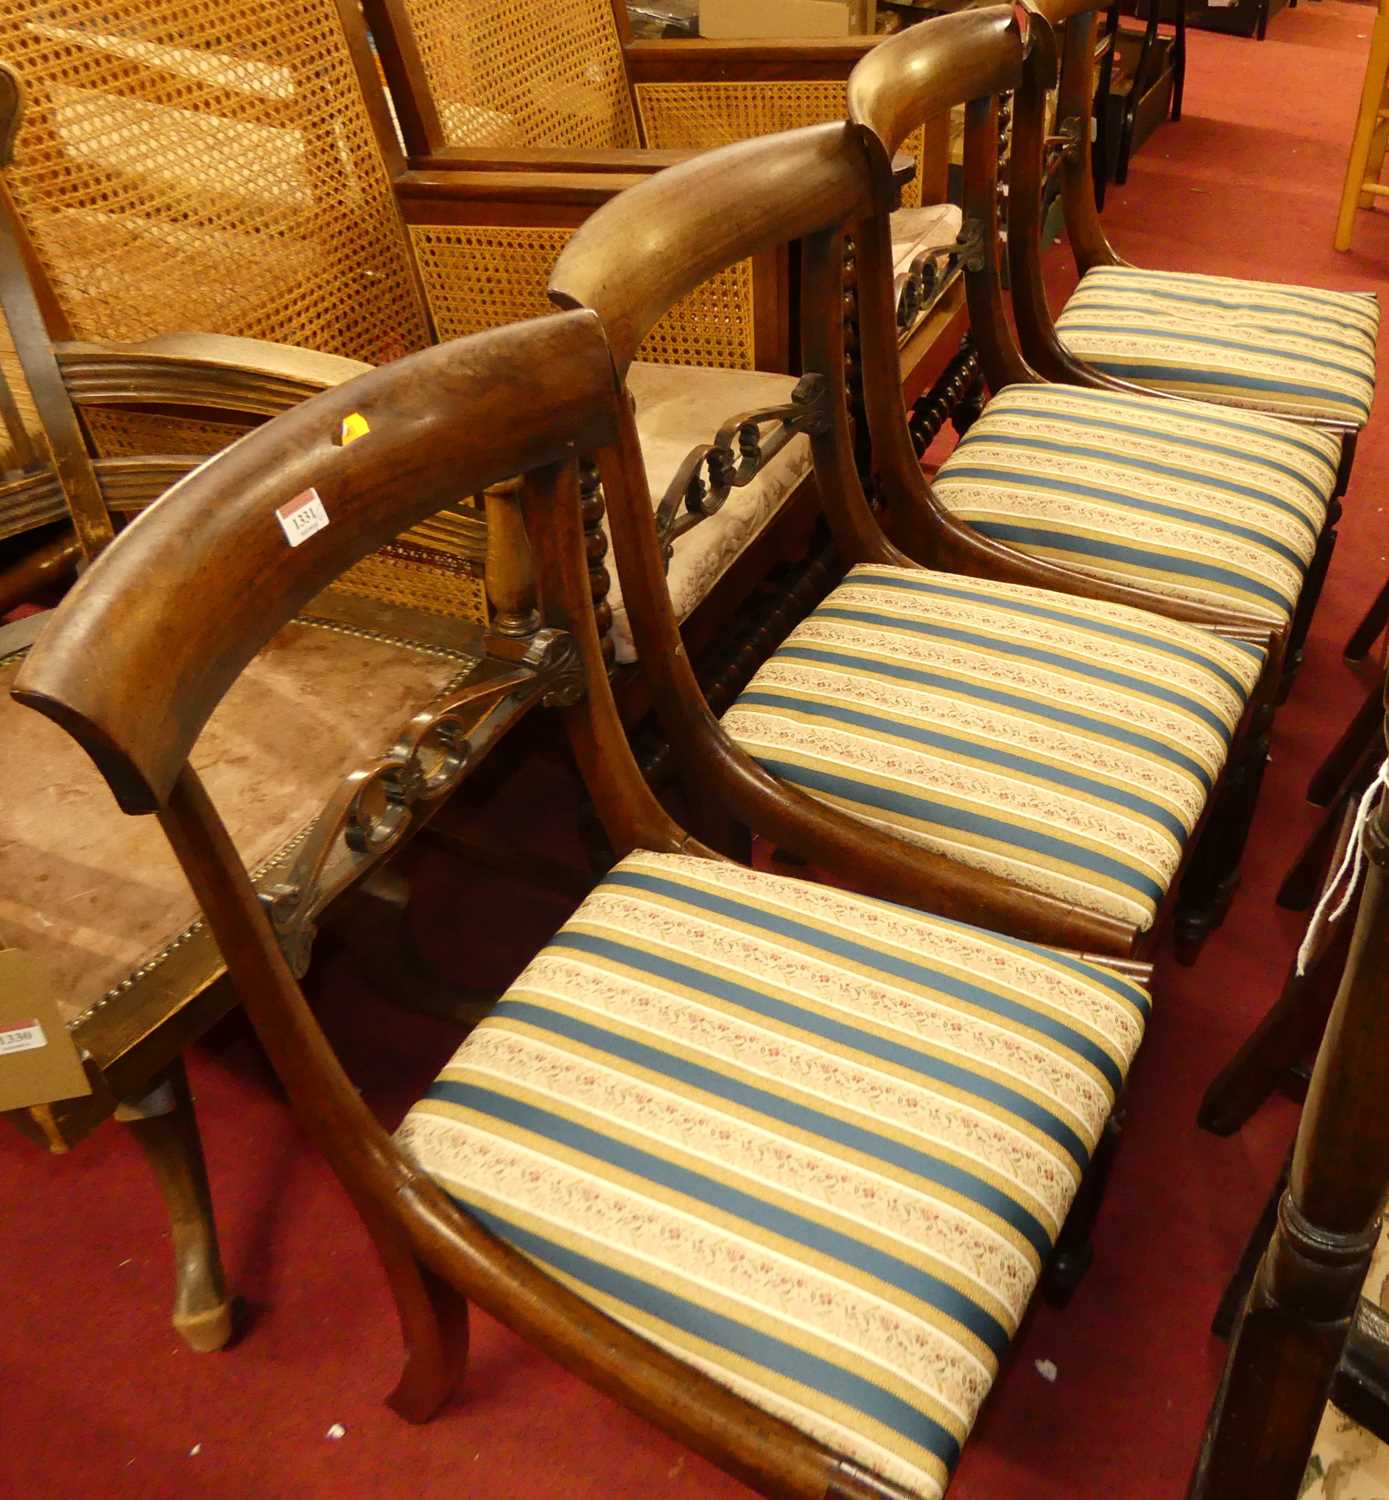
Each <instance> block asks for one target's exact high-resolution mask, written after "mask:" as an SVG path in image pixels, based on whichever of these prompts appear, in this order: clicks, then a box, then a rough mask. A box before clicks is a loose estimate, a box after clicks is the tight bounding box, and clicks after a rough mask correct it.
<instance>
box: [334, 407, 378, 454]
mask: <svg viewBox="0 0 1389 1500" xmlns="http://www.w3.org/2000/svg"><path fill="white" fill-rule="evenodd" d="M370 431H371V428H370V427H369V426H368V425H367V419H366V418H365V417H364V416H363V415H362V414H361V412H359V411H354V412H352V413H351V414H350V415H348V416H346V417H344V418H343V419H342V433H341V435H340V436H339V438H338V441H339V442H340V443H341V444H342V446H343V447H344V448H346V447H347V445H348V444H349V443H355V442H356V441H357V439H358V438H359V437H365V436H366V434H367V433H369V432H370Z"/></svg>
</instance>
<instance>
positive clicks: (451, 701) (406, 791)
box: [260, 630, 583, 975]
mask: <svg viewBox="0 0 1389 1500" xmlns="http://www.w3.org/2000/svg"><path fill="white" fill-rule="evenodd" d="M511 644H512V645H513V647H514V649H515V658H516V659H515V660H514V661H507V660H503V659H499V658H498V657H497V656H496V655H495V654H493V655H490V656H488V657H487V658H485V659H484V660H483V661H481V662H480V663H479V664H478V665H477V666H476V667H475V668H474V669H473V670H472V672H470V673H469V674H468V676H467V678H466V680H465V681H464V682H463V683H462V684H461V685H459V686H458V687H456V688H454V689H453V690H451V691H449V692H446V693H444V694H443V695H441V696H440V697H439V698H436V699H435V701H434V702H433V703H432V704H430V705H429V706H428V707H427V708H425V709H422V710H421V711H420V712H419V713H418V714H416V715H415V717H414V718H413V719H411V721H410V722H409V724H407V725H406V727H405V729H404V731H403V732H402V734H401V736H400V738H399V739H397V741H396V742H395V744H394V745H393V746H392V747H391V748H390V749H389V750H388V751H387V752H386V753H385V754H384V755H382V756H380V757H378V758H377V759H376V760H374V761H372V762H370V763H369V764H368V765H365V766H362V767H360V768H359V769H357V770H355V771H353V772H352V773H351V774H350V775H349V776H347V777H346V778H345V779H344V780H343V782H342V783H341V785H340V786H339V788H338V790H337V791H336V793H334V795H333V797H332V798H331V799H330V800H329V802H328V804H327V806H326V807H325V808H324V810H323V812H322V813H321V815H320V816H319V818H318V820H317V821H316V822H315V823H314V825H313V827H312V828H311V829H310V830H309V833H308V835H307V837H306V838H305V840H304V842H303V845H302V846H301V848H300V851H299V855H298V858H297V859H296V860H295V862H294V865H293V868H292V869H291V870H290V871H289V873H288V874H287V875H286V876H285V878H284V879H283V880H281V881H278V882H277V883H276V884H274V885H273V886H270V887H269V888H268V889H266V890H263V891H261V892H260V899H261V903H262V905H263V906H264V908H265V911H266V914H267V915H268V916H269V918H270V923H271V926H272V927H273V929H274V932H275V937H276V940H277V941H278V942H279V944H280V947H281V950H282V951H283V953H284V955H285V959H286V961H287V962H288V964H289V965H290V967H291V969H293V971H294V972H295V974H296V975H302V974H303V973H304V972H305V971H306V970H307V968H308V964H309V955H310V952H311V950H312V947H313V940H314V937H315V934H316V932H317V920H318V917H319V915H320V914H321V913H322V911H323V910H324V908H325V907H326V906H328V905H329V903H330V902H332V901H333V900H334V899H335V898H336V897H337V896H339V895H341V894H342V892H343V891H345V890H346V889H347V888H348V887H349V886H351V885H353V884H355V883H356V881H357V880H359V879H360V878H361V877H362V876H363V875H364V874H366V873H367V871H368V870H369V869H370V868H371V867H372V866H374V865H376V864H377V863H379V862H380V860H381V859H383V858H384V857H385V855H386V854H388V853H389V852H390V851H391V850H392V849H394V848H395V847H396V845H397V844H399V843H400V842H401V840H402V839H404V838H405V836H406V835H407V833H408V832H409V831H410V830H411V828H412V826H413V825H414V824H416V823H418V822H419V821H421V819H422V817H423V816H424V815H426V814H427V813H428V811H429V810H430V809H431V808H432V807H433V805H434V804H435V803H437V802H438V801H439V800H440V799H441V798H443V797H444V796H446V795H447V794H448V793H449V792H451V791H452V790H453V789H454V788H455V787H456V786H457V785H458V784H459V782H461V781H462V780H463V778H464V777H465V776H466V775H467V774H468V773H469V772H470V771H471V770H472V769H473V768H474V767H475V766H476V765H477V764H478V762H479V761H481V760H482V759H483V757H484V756H485V755H486V754H487V752H488V751H489V750H490V749H491V748H492V746H493V744H494V743H495V742H496V741H497V739H498V738H499V736H500V735H501V734H502V733H503V732H504V730H505V729H506V728H507V727H508V726H509V725H510V724H511V723H513V722H514V721H515V720H516V719H517V718H518V717H519V716H520V715H521V714H523V713H524V712H525V711H526V710H527V709H529V708H531V707H534V706H535V705H536V704H542V705H544V706H546V707H565V706H568V705H569V704H572V703H574V702H576V701H577V700H578V698H579V696H580V695H581V693H582V690H583V672H582V666H581V663H580V661H579V657H578V652H577V651H576V649H575V647H574V643H573V640H572V639H571V637H570V636H568V635H567V634H565V633H564V632H563V631H558V630H539V631H536V632H535V634H534V635H533V636H531V637H530V639H529V640H526V641H519V640H518V641H515V642H512V643H511Z"/></svg>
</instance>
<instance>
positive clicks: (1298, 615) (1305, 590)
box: [1279, 500, 1341, 703]
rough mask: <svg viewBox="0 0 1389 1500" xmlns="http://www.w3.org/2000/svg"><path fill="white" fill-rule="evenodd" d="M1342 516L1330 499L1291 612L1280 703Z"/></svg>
mask: <svg viewBox="0 0 1389 1500" xmlns="http://www.w3.org/2000/svg"><path fill="white" fill-rule="evenodd" d="M1340 517H1341V502H1340V501H1339V500H1333V501H1332V502H1331V506H1330V509H1329V510H1328V511H1327V517H1326V524H1325V525H1324V526H1323V527H1322V531H1321V535H1320V536H1319V537H1318V538H1317V550H1316V551H1315V552H1314V553H1313V554H1312V561H1311V563H1310V564H1309V565H1308V568H1307V576H1306V578H1304V579H1303V581H1302V592H1301V594H1299V595H1298V600H1297V608H1296V609H1295V610H1294V611H1293V618H1292V625H1291V627H1290V628H1289V630H1288V647H1287V652H1286V654H1285V656H1284V658H1283V660H1284V666H1283V682H1282V687H1281V690H1280V692H1279V702H1280V703H1281V702H1283V701H1284V700H1285V699H1286V698H1287V696H1288V694H1289V693H1290V692H1291V691H1292V685H1293V680H1294V678H1295V677H1296V676H1297V672H1298V668H1299V667H1301V665H1302V657H1303V654H1304V652H1305V651H1306V648H1307V637H1308V636H1309V635H1310V634H1311V631H1312V617H1313V615H1315V614H1316V611H1317V605H1318V603H1319V602H1320V601H1321V596H1322V590H1323V588H1325V586H1326V575H1327V573H1328V572H1329V571H1330V569H1331V555H1332V553H1334V552H1335V550H1336V535H1337V533H1336V522H1337V521H1338V520H1340Z"/></svg>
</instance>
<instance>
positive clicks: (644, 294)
mask: <svg viewBox="0 0 1389 1500" xmlns="http://www.w3.org/2000/svg"><path fill="white" fill-rule="evenodd" d="M868 202H869V199H868V193H867V184H866V179H865V174H864V169H863V163H862V158H861V156H860V154H859V153H858V152H857V151H856V149H855V147H854V143H853V142H852V141H850V140H849V139H847V136H846V131H845V128H844V126H843V125H812V126H807V127H806V128H805V129H803V130H796V131H788V132H787V133H785V134H783V135H776V136H763V137H761V138H759V139H757V140H753V141H746V142H742V143H740V144H737V145H733V146H727V147H724V148H722V149H720V150H717V151H711V152H708V153H707V154H705V155H704V156H701V157H699V158H697V159H696V160H695V161H692V162H688V163H684V164H682V165H681V166H679V167H673V168H667V169H666V170H665V171H664V172H660V173H658V174H656V175H655V176H654V177H652V178H650V179H648V180H647V181H646V182H644V183H642V184H640V185H639V186H637V187H635V188H631V189H629V190H628V191H627V192H626V193H624V194H622V196H621V197H620V198H619V199H616V200H614V201H613V202H611V203H608V204H605V205H604V207H603V208H601V209H600V210H599V211H598V212H597V213H595V214H594V215H593V216H592V217H591V218H589V219H588V220H587V221H586V222H585V223H584V224H583V225H582V226H581V227H580V228H579V229H578V230H577V231H576V232H575V234H574V237H573V238H572V239H571V240H570V241H569V243H568V244H567V245H566V246H565V248H564V250H563V252H562V253H561V255H560V257H559V259H558V260H557V261H556V262H555V267H554V271H553V272H552V273H551V277H550V297H551V300H552V301H553V302H555V303H556V304H557V305H558V306H561V307H591V308H592V309H593V310H594V311H595V312H596V313H597V314H598V316H599V318H600V319H601V320H602V323H603V327H604V329H605V331H606V332H607V336H608V341H609V343H610V345H611V347H612V352H613V360H614V363H615V364H616V366H617V370H618V374H619V377H620V378H625V376H626V373H627V368H628V366H629V365H630V364H631V362H632V360H633V359H634V358H635V357H636V353H637V349H638V347H639V346H640V344H641V342H642V340H643V339H644V338H645V337H646V335H647V333H648V332H649V331H650V329H651V328H652V326H653V325H654V324H655V323H656V322H657V321H658V319H660V318H661V316H662V315H663V314H664V313H666V312H667V311H669V309H670V308H671V307H673V306H674V305H675V303H676V302H678V301H679V300H680V299H681V298H682V297H684V296H686V295H687V294H688V293H690V292H691V291H693V290H694V289H695V288H696V287H698V286H700V285H702V284H703V283H704V282H705V281H707V280H709V279H710V278H711V277H713V276H714V275H715V274H716V273H718V272H719V271H722V270H724V269H725V268H726V267H728V266H731V265H736V264H737V263H738V262H739V261H740V260H744V259H746V258H748V257H749V256H752V255H755V254H757V253H759V252H760V251H763V250H766V249H770V248H771V247H773V246H777V245H784V244H787V243H789V242H791V241H793V240H797V239H801V238H804V237H806V236H809V235H811V234H813V233H815V232H817V231H821V230H825V229H831V228H833V229H838V228H840V227H842V226H843V225H844V224H845V223H846V222H848V221H849V220H851V219H852V218H853V217H854V216H855V215H856V214H858V213H861V212H863V211H864V210H865V209H866V208H867V207H868ZM808 315H809V310H808V309H807V310H806V312H805V313H803V319H804V318H805V317H806V316H808Z"/></svg>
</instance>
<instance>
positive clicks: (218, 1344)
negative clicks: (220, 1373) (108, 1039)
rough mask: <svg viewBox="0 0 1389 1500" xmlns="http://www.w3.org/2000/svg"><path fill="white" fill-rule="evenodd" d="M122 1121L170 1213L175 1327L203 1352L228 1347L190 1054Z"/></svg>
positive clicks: (228, 1313)
mask: <svg viewBox="0 0 1389 1500" xmlns="http://www.w3.org/2000/svg"><path fill="white" fill-rule="evenodd" d="M116 1118H117V1119H118V1120H120V1121H121V1122H122V1123H123V1124H124V1125H125V1126H126V1128H127V1129H128V1130H129V1131H130V1133H131V1135H133V1136H134V1138H135V1140H136V1142H137V1143H138V1144H139V1147H140V1149H141V1151H143V1152H144V1154H145V1159H146V1161H148V1162H149V1165H150V1168H151V1170H152V1171H153V1173H154V1178H155V1181H156V1182H157V1183H158V1185H159V1191H160V1194H161V1196H162V1197H163V1199H164V1206H165V1208H166V1209H167V1210H168V1214H169V1231H170V1236H171V1239H172V1242H173V1252H174V1313H173V1324H174V1328H175V1330H176V1331H177V1333H178V1334H179V1336H180V1337H181V1338H182V1339H183V1341H184V1343H186V1344H187V1345H188V1347H189V1348H190V1349H196V1350H197V1351H199V1352H200V1353H206V1352H210V1351H212V1350H214V1349H221V1348H223V1347H224V1346H225V1345H226V1344H227V1342H228V1341H229V1340H230V1338H231V1336H232V1328H233V1321H234V1319H233V1312H232V1300H231V1298H230V1297H229V1296H228V1294H227V1283H226V1277H225V1275H224V1274H223V1271H222V1257H221V1254H220V1253H219V1250H218V1246H217V1224H216V1220H215V1219H214V1218H213V1215H212V1193H211V1190H210V1189H209V1187H208V1183H207V1167H206V1164H205V1163H204V1161H203V1146H202V1140H201V1138H200V1137H199V1134H198V1121H197V1116H196V1115H195V1114H194V1112H193V1095H192V1093H191V1092H190V1090H189V1087H188V1074H187V1071H186V1070H185V1068H184V1066H183V1059H182V1058H181V1057H179V1058H175V1059H174V1061H173V1062H172V1063H170V1064H169V1066H168V1067H167V1068H166V1069H165V1070H164V1072H163V1074H162V1075H161V1076H160V1078H159V1080H158V1081H157V1082H156V1083H155V1085H154V1087H153V1088H152V1089H150V1090H149V1092H148V1093H146V1094H145V1095H144V1096H143V1097H142V1098H140V1099H136V1100H131V1101H128V1102H125V1103H122V1104H121V1105H120V1106H119V1107H118V1108H117V1110H116Z"/></svg>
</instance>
